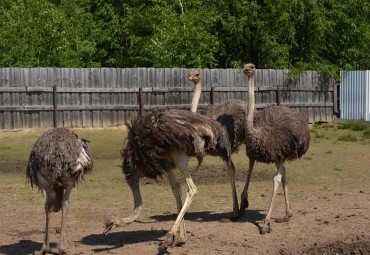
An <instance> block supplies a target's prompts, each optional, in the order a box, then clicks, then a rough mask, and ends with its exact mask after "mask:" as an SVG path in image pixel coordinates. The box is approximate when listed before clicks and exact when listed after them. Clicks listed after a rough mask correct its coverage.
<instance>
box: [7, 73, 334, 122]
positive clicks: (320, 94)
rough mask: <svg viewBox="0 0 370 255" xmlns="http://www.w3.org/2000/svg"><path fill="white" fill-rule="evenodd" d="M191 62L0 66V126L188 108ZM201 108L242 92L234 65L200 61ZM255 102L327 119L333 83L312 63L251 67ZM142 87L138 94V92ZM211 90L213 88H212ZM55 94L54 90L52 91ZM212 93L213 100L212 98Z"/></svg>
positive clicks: (243, 80)
mask: <svg viewBox="0 0 370 255" xmlns="http://www.w3.org/2000/svg"><path fill="white" fill-rule="evenodd" d="M189 71H190V69H170V68H122V69H120V68H102V69H97V68H83V69H77V68H0V129H30V128H31V129H34V128H47V127H53V125H54V123H58V127H107V126H117V125H122V124H124V123H125V121H127V120H130V118H131V117H132V116H133V114H138V113H139V112H140V110H150V109H153V108H155V107H166V108H168V109H190V104H191V98H192V95H193V84H192V82H190V81H188V72H189ZM200 71H201V75H202V81H203V89H202V91H203V93H202V95H201V98H200V104H199V108H202V107H204V106H205V105H208V104H209V103H215V104H218V103H221V102H224V101H226V100H229V99H240V100H245V101H246V100H247V91H248V89H247V77H246V76H245V75H244V74H243V73H242V72H241V70H240V69H201V70H200ZM255 81H256V107H257V109H262V108H265V107H269V106H273V105H276V104H277V103H278V100H280V103H281V105H286V106H289V107H293V108H295V109H297V110H298V111H300V112H302V113H303V114H305V115H306V116H307V118H308V119H309V121H310V122H311V123H312V122H329V121H332V120H333V118H334V117H333V116H334V113H335V112H336V111H337V109H336V105H337V103H336V102H337V93H336V85H335V82H334V81H333V80H327V79H324V77H323V75H321V74H320V73H318V72H315V71H309V72H307V73H306V74H304V75H303V76H302V77H301V78H300V80H299V81H295V80H292V79H288V78H287V71H286V70H272V69H259V70H257V71H256V78H255ZM140 95H141V96H140ZM212 95H213V96H212ZM54 97H55V98H54ZM211 100H212V101H213V102H211Z"/></svg>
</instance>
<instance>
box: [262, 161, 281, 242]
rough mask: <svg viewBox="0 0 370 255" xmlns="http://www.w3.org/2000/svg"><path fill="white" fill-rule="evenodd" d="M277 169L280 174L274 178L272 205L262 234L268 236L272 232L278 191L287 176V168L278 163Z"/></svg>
mask: <svg viewBox="0 0 370 255" xmlns="http://www.w3.org/2000/svg"><path fill="white" fill-rule="evenodd" d="M276 167H277V169H278V173H277V174H276V175H275V177H274V191H273V193H272V199H271V205H270V210H269V212H268V214H267V216H266V218H265V222H264V223H263V226H262V230H261V234H262V235H263V234H266V233H267V232H271V229H272V228H271V212H272V209H273V207H274V202H275V198H276V194H277V190H278V188H279V184H280V182H281V179H282V177H283V176H285V168H284V166H283V164H280V163H276Z"/></svg>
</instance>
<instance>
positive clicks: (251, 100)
mask: <svg viewBox="0 0 370 255" xmlns="http://www.w3.org/2000/svg"><path fill="white" fill-rule="evenodd" d="M254 107H255V101H254V74H252V75H248V109H249V110H248V115H247V120H246V127H247V133H252V132H253V131H254V128H253V117H254Z"/></svg>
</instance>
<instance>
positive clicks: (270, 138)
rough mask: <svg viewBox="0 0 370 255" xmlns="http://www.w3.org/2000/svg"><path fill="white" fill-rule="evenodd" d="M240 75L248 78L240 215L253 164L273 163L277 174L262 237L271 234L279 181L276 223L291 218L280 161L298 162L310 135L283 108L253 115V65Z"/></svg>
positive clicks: (302, 123) (305, 126) (300, 118)
mask: <svg viewBox="0 0 370 255" xmlns="http://www.w3.org/2000/svg"><path fill="white" fill-rule="evenodd" d="M243 72H244V74H245V75H247V76H248V99H249V102H248V109H249V111H248V115H247V118H246V149H247V155H248V157H249V169H248V174H247V180H246V183H245V186H244V190H243V192H242V195H241V205H240V214H242V213H243V212H244V211H245V208H247V207H248V185H249V181H250V177H251V174H252V170H253V166H254V163H255V161H257V162H263V163H268V164H269V163H274V164H275V165H276V167H277V169H278V173H277V174H276V176H275V177H274V190H273V194H272V200H271V205H270V209H269V212H268V214H267V216H266V218H265V220H264V225H263V227H262V230H261V233H262V234H265V233H266V232H270V231H271V212H272V208H273V205H274V201H275V197H276V193H277V190H278V187H279V184H280V182H281V181H282V183H283V188H284V196H285V206H286V215H285V217H284V218H283V219H279V220H278V221H288V220H289V218H290V217H292V210H291V208H290V204H289V196H288V185H287V180H286V175H285V172H286V171H285V167H284V162H285V161H290V160H295V159H298V158H300V157H302V155H304V154H305V153H306V152H307V150H308V147H309V143H310V132H309V130H308V122H307V119H306V118H305V116H303V115H302V114H301V113H299V112H297V111H295V110H293V109H290V108H287V107H284V106H274V107H270V108H266V109H264V110H262V111H260V112H258V113H257V114H256V115H255V116H254V108H255V98H254V73H255V66H254V64H245V65H244V68H243Z"/></svg>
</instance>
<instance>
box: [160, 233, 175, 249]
mask: <svg viewBox="0 0 370 255" xmlns="http://www.w3.org/2000/svg"><path fill="white" fill-rule="evenodd" d="M175 244H176V235H175V233H173V232H172V231H169V232H168V233H167V236H166V240H164V241H163V242H162V244H161V245H160V246H159V250H166V249H167V248H168V246H171V247H174V246H175Z"/></svg>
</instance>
